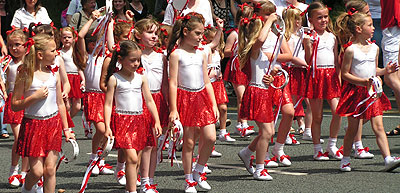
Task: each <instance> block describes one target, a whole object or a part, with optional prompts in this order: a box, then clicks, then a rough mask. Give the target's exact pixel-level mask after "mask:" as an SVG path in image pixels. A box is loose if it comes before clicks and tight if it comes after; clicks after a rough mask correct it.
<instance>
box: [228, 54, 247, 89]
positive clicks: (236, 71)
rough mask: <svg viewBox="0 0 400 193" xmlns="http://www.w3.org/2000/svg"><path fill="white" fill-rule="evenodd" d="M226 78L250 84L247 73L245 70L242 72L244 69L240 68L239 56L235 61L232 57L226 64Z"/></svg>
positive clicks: (236, 82) (234, 81) (233, 81)
mask: <svg viewBox="0 0 400 193" xmlns="http://www.w3.org/2000/svg"><path fill="white" fill-rule="evenodd" d="M232 65H234V66H232ZM224 80H225V81H229V82H231V83H233V84H237V85H247V84H249V81H248V79H247V75H246V74H245V73H244V72H242V70H240V64H239V57H235V60H233V61H232V57H231V59H230V60H229V61H228V63H227V64H226V68H225V72H224Z"/></svg>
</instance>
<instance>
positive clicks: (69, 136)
mask: <svg viewBox="0 0 400 193" xmlns="http://www.w3.org/2000/svg"><path fill="white" fill-rule="evenodd" d="M61 82H62V81H61V78H60V73H57V88H56V97H57V106H58V112H59V113H60V117H61V123H62V126H63V130H64V135H65V140H66V141H68V140H69V139H75V136H74V135H73V134H72V133H71V132H70V131H69V128H68V122H67V111H66V108H65V104H64V100H63V96H62V93H61Z"/></svg>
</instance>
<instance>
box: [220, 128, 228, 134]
mask: <svg viewBox="0 0 400 193" xmlns="http://www.w3.org/2000/svg"><path fill="white" fill-rule="evenodd" d="M219 132H220V134H221V135H225V134H227V132H226V129H221V130H219Z"/></svg>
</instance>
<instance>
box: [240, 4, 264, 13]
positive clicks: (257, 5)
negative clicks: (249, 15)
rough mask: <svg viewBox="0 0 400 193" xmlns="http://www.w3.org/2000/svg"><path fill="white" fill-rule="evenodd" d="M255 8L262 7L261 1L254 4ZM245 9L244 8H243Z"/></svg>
mask: <svg viewBox="0 0 400 193" xmlns="http://www.w3.org/2000/svg"><path fill="white" fill-rule="evenodd" d="M254 8H256V9H261V3H256V4H255V5H254ZM242 11H243V10H242Z"/></svg>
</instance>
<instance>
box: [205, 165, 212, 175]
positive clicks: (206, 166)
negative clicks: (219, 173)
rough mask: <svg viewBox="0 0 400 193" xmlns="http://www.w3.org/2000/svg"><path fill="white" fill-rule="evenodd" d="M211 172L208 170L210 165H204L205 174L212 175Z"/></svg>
mask: <svg viewBox="0 0 400 193" xmlns="http://www.w3.org/2000/svg"><path fill="white" fill-rule="evenodd" d="M211 172H212V171H211V170H210V168H208V165H207V164H206V165H204V173H206V174H211Z"/></svg>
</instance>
